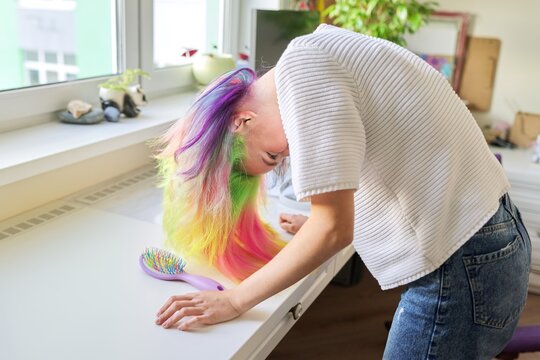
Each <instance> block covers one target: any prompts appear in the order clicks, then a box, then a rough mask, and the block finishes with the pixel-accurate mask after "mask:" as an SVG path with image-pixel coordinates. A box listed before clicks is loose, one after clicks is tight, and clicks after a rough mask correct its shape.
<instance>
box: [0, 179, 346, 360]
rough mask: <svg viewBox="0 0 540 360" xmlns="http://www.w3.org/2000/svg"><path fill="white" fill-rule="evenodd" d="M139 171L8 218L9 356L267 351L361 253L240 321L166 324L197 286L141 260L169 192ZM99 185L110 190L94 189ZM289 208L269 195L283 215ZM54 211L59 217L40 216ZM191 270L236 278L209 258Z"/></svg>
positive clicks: (3, 289)
mask: <svg viewBox="0 0 540 360" xmlns="http://www.w3.org/2000/svg"><path fill="white" fill-rule="evenodd" d="M141 171H142V172H143V173H145V174H148V172H149V171H148V169H143V170H141ZM139 174H140V172H138V173H137V174H129V175H128V176H127V177H126V178H127V179H134V178H135V181H133V180H130V181H132V183H131V184H130V183H129V182H127V183H126V182H125V181H124V179H118V180H117V181H114V182H111V183H108V184H105V185H100V186H101V189H105V190H107V189H108V191H109V192H110V193H109V194H107V192H106V191H105V192H104V191H101V192H100V191H98V190H92V191H89V192H86V193H85V194H79V195H77V196H74V197H70V198H68V199H64V200H62V201H58V202H55V203H53V204H50V206H47V207H43V208H39V209H36V210H35V211H32V212H29V213H26V214H23V215H21V216H19V217H17V218H15V219H11V220H9V222H4V223H1V224H0V232H1V233H3V234H4V237H3V238H2V239H0V359H6V360H7V359H9V360H16V359H42V360H46V359H104V360H105V359H149V358H154V359H155V358H160V359H212V360H213V359H230V358H232V359H263V358H265V357H266V356H267V355H268V354H269V353H270V351H271V350H272V349H273V348H274V347H275V346H276V345H277V343H278V342H279V341H280V340H281V338H282V337H283V336H284V335H285V334H286V332H287V331H288V330H289V329H290V328H291V327H292V325H293V324H294V322H295V320H294V319H293V316H292V314H291V313H290V312H289V310H290V309H291V308H292V307H293V306H295V305H296V304H297V303H301V304H302V307H303V309H304V311H305V309H307V307H308V306H309V305H310V304H311V303H312V302H313V300H314V299H315V298H316V297H317V296H318V295H319V293H320V292H321V291H322V290H323V289H324V287H325V286H326V285H327V284H328V282H329V281H330V280H331V279H332V277H333V276H334V274H335V273H336V272H337V271H338V270H339V269H340V268H341V266H342V265H343V264H344V263H345V262H346V261H347V259H348V258H349V257H350V256H351V255H352V253H353V249H352V247H349V248H347V249H346V250H344V251H342V252H341V253H340V254H338V255H336V256H335V257H334V258H332V259H331V260H329V261H328V262H327V263H326V264H324V265H323V266H321V267H320V268H319V269H317V270H316V271H314V272H313V273H312V274H310V275H309V276H307V277H306V278H304V279H303V280H301V281H299V282H298V283H297V284H295V285H293V286H292V287H290V288H289V289H286V290H284V291H283V292H281V293H279V294H277V295H275V296H273V297H272V298H270V299H268V300H266V301H264V302H263V303H261V304H259V305H258V306H256V307H255V308H253V309H252V310H250V311H248V312H247V313H246V314H244V315H243V316H241V317H239V318H237V319H235V320H233V321H230V322H227V323H223V324H219V325H214V326H208V327H205V328H202V329H199V330H196V331H192V332H181V331H178V330H165V329H163V328H161V327H159V326H157V325H155V324H154V319H155V313H156V312H157V310H158V309H159V308H160V307H161V306H162V304H163V303H164V301H165V300H166V299H167V298H168V297H169V296H170V295H173V294H181V293H184V292H190V291H193V290H194V289H193V288H192V287H190V286H189V285H187V284H185V283H182V282H165V281H159V280H156V279H153V278H151V277H149V276H147V275H146V274H144V273H143V272H142V271H141V270H140V269H139V265H138V262H137V260H138V256H139V254H140V252H141V251H142V250H143V249H144V248H145V247H146V246H160V245H161V242H162V240H163V233H162V230H161V225H160V214H161V192H160V190H158V189H155V188H154V187H153V179H152V178H144V177H141V176H140V175H139ZM137 176H139V179H137V178H136V177H137ZM141 179H142V180H141ZM122 183H124V184H127V185H125V187H124V189H120V190H118V189H117V190H115V186H116V187H117V188H120V187H122V186H124V185H120V186H118V184H122ZM111 190H112V192H111ZM96 192H97V193H101V194H104V195H98V196H97V197H100V196H103V198H102V199H101V200H99V199H98V200H95V199H94V200H91V201H90V200H88V199H86V196H87V195H89V194H90V195H92V194H94V193H96ZM58 209H60V212H61V211H64V214H60V212H59V211H58ZM286 210H287V209H284V208H282V207H281V205H279V204H278V203H277V201H276V200H275V199H272V198H271V199H270V202H269V206H268V217H269V219H270V220H272V223H273V224H274V225H277V223H276V221H277V214H278V213H279V212H280V211H286ZM289 211H291V210H290V209H289ZM47 214H48V215H49V216H50V215H53V216H54V218H53V219H51V220H47V221H43V222H42V223H40V224H34V223H32V220H34V222H36V221H35V219H38V220H44V217H43V215H47ZM40 216H41V217H40ZM45 217H47V216H45ZM25 224H26V225H25ZM29 224H31V225H32V227H30V228H28V225H29ZM24 228H27V229H24ZM5 234H10V235H9V236H7V237H6V236H5ZM188 260H189V259H188ZM188 263H189V261H188ZM187 270H188V271H189V272H194V273H199V274H204V275H208V276H211V277H213V278H214V279H216V280H218V281H220V282H222V283H223V284H224V285H225V286H226V287H230V286H232V285H233V284H232V283H231V282H230V281H228V280H227V279H226V278H224V277H223V276H221V275H220V274H219V273H217V272H216V271H215V270H212V269H209V268H207V267H205V266H204V265H201V264H194V263H190V264H188V268H187Z"/></svg>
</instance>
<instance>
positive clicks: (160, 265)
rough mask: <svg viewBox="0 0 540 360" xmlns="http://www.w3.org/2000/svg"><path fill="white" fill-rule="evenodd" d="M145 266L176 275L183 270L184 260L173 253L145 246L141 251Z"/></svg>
mask: <svg viewBox="0 0 540 360" xmlns="http://www.w3.org/2000/svg"><path fill="white" fill-rule="evenodd" d="M143 260H144V263H145V264H146V266H148V267H149V268H151V269H153V270H155V271H158V272H160V273H163V274H169V275H178V274H180V273H182V272H183V271H184V267H185V266H186V262H185V261H184V260H182V259H181V258H180V257H178V256H176V255H174V254H173V253H171V252H169V251H167V250H163V249H157V248H147V249H146V250H145V251H144V253H143Z"/></svg>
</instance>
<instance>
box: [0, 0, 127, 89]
mask: <svg viewBox="0 0 540 360" xmlns="http://www.w3.org/2000/svg"><path fill="white" fill-rule="evenodd" d="M115 9H116V0H80V1H75V0H10V1H0V14H1V15H0V19H1V21H2V22H3V28H2V31H0V49H1V50H2V51H1V53H2V56H1V57H0V91H5V90H10V89H19V88H24V87H28V86H34V85H44V84H50V83H55V82H59V81H68V80H72V79H73V74H76V78H78V79H84V78H90V77H95V76H104V75H110V74H114V73H116V72H117V70H118V66H117V54H116V48H117V44H116V38H117V33H116V32H117V30H116V25H115V24H116V11H115ZM96 14H100V19H99V21H96V19H95V16H96ZM67 74H71V75H70V76H67Z"/></svg>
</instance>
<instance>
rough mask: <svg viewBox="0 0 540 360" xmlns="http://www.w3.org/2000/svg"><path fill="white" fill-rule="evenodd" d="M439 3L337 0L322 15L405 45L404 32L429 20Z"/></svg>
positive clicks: (363, 31)
mask: <svg viewBox="0 0 540 360" xmlns="http://www.w3.org/2000/svg"><path fill="white" fill-rule="evenodd" d="M437 5H438V4H437V3H436V2H434V1H425V2H420V1H417V0H336V2H335V4H333V5H330V6H329V7H328V8H326V9H325V10H324V12H323V15H324V16H328V17H329V18H331V19H332V20H333V22H334V24H335V25H338V26H340V27H342V28H345V29H349V30H352V31H356V32H359V33H362V34H366V35H370V36H374V37H378V38H382V39H386V40H389V41H392V42H394V43H396V44H398V45H401V46H404V45H405V44H406V41H405V38H404V35H405V34H407V33H410V34H413V33H415V32H416V31H417V30H418V29H419V28H420V27H422V26H423V25H424V24H426V23H427V21H428V19H429V16H430V15H431V14H432V13H433V11H434V10H435V8H436V6H437Z"/></svg>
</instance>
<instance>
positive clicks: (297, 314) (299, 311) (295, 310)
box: [289, 303, 302, 320]
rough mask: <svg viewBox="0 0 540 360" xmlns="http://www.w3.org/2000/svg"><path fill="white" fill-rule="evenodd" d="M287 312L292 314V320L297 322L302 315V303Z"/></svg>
mask: <svg viewBox="0 0 540 360" xmlns="http://www.w3.org/2000/svg"><path fill="white" fill-rule="evenodd" d="M289 312H290V313H291V314H292V317H293V319H294V320H298V318H299V317H300V315H302V303H298V304H296V305H294V306H293V307H292V308H291V310H289Z"/></svg>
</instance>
